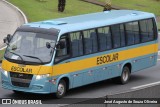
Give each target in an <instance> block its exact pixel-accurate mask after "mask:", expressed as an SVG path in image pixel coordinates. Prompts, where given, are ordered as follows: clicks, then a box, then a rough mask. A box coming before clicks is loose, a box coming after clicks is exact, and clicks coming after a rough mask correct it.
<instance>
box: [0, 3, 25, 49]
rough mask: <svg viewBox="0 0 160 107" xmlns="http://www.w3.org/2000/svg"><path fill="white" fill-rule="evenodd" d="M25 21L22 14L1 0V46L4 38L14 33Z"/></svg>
mask: <svg viewBox="0 0 160 107" xmlns="http://www.w3.org/2000/svg"><path fill="white" fill-rule="evenodd" d="M23 23H24V19H23V17H22V16H21V14H20V13H19V12H18V11H17V10H16V9H14V8H13V7H10V5H8V4H7V3H5V2H4V1H1V0H0V47H1V46H2V44H3V38H4V37H5V36H6V35H7V34H13V33H14V31H15V30H16V28H17V27H19V26H20V25H21V24H23Z"/></svg>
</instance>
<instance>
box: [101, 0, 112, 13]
mask: <svg viewBox="0 0 160 107" xmlns="http://www.w3.org/2000/svg"><path fill="white" fill-rule="evenodd" d="M111 9H112V7H111V0H106V3H105V6H104V9H103V11H110V10H111Z"/></svg>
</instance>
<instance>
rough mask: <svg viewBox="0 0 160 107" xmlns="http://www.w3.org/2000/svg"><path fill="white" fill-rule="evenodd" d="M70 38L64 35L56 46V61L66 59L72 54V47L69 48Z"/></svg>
mask: <svg viewBox="0 0 160 107" xmlns="http://www.w3.org/2000/svg"><path fill="white" fill-rule="evenodd" d="M69 48H70V47H69V38H68V36H67V35H66V36H62V37H61V39H60V40H59V45H58V46H57V47H56V51H57V52H56V58H55V62H58V61H61V60H64V59H66V58H68V57H69V56H70V49H69Z"/></svg>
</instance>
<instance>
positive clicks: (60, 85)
mask: <svg viewBox="0 0 160 107" xmlns="http://www.w3.org/2000/svg"><path fill="white" fill-rule="evenodd" d="M64 91H65V88H64V85H63V84H59V85H58V95H63V94H64Z"/></svg>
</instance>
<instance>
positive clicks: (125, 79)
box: [113, 66, 131, 84]
mask: <svg viewBox="0 0 160 107" xmlns="http://www.w3.org/2000/svg"><path fill="white" fill-rule="evenodd" d="M130 74H131V73H130V69H129V68H128V66H124V67H123V70H122V74H121V76H120V77H117V78H114V79H113V81H114V82H115V83H119V84H126V83H127V82H128V81H129V79H130Z"/></svg>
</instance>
